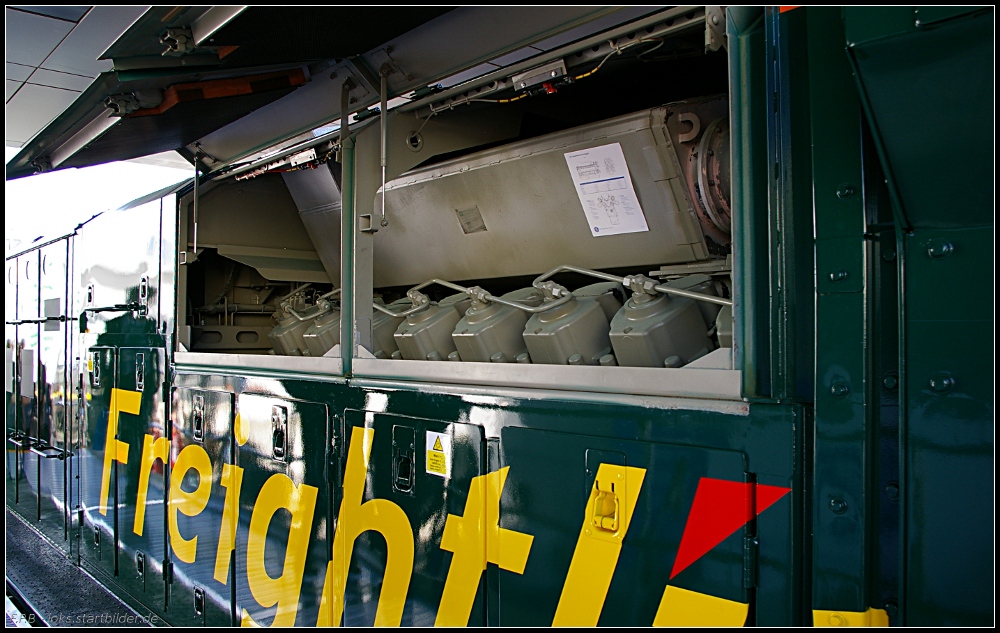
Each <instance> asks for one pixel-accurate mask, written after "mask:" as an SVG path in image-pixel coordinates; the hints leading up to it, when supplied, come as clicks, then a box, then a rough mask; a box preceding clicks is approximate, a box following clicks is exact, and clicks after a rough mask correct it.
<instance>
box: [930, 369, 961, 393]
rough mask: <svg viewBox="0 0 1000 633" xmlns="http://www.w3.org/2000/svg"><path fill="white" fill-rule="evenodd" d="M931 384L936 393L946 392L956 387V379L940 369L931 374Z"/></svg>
mask: <svg viewBox="0 0 1000 633" xmlns="http://www.w3.org/2000/svg"><path fill="white" fill-rule="evenodd" d="M929 384H930V387H931V390H932V391H934V392H935V393H940V394H945V393H948V392H949V391H951V390H952V389H954V388H955V379H954V378H953V377H952V375H951V374H949V373H948V372H946V371H939V372H938V373H936V374H934V375H933V376H931V379H930V381H929Z"/></svg>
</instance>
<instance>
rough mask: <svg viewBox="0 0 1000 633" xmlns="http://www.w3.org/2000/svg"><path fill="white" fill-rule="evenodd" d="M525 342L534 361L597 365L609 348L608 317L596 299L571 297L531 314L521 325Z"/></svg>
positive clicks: (554, 363) (555, 363) (556, 363)
mask: <svg viewBox="0 0 1000 633" xmlns="http://www.w3.org/2000/svg"><path fill="white" fill-rule="evenodd" d="M524 342H525V344H526V345H527V347H528V353H529V354H530V355H531V361H532V362H533V363H547V364H553V365H567V364H583V365H597V364H598V363H599V362H600V359H601V357H602V356H604V355H605V354H607V353H608V352H610V351H611V342H610V340H609V339H608V317H607V316H605V314H604V309H603V308H602V307H601V304H600V303H598V302H597V301H596V300H595V299H586V298H576V297H574V298H573V299H570V300H569V302H567V303H565V304H563V305H561V306H559V307H558V308H553V309H552V310H547V311H545V312H539V313H538V314H533V315H531V318H530V319H528V322H527V324H525V326H524ZM570 359H573V361H572V363H571V361H570Z"/></svg>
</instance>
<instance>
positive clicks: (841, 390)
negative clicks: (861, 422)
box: [830, 382, 851, 398]
mask: <svg viewBox="0 0 1000 633" xmlns="http://www.w3.org/2000/svg"><path fill="white" fill-rule="evenodd" d="M850 392H851V388H850V387H848V386H847V383H843V382H835V383H833V384H832V385H830V395H832V396H833V397H834V398H843V397H844V396H846V395H847V394H849V393H850Z"/></svg>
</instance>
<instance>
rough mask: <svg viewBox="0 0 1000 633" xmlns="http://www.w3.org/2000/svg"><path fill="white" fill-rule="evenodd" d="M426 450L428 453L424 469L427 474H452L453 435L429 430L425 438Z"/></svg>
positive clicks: (446, 475)
mask: <svg viewBox="0 0 1000 633" xmlns="http://www.w3.org/2000/svg"><path fill="white" fill-rule="evenodd" d="M424 450H425V452H426V453H427V463H426V464H425V466H424V469H425V470H426V471H427V474H429V475H434V476H435V477H444V478H445V479H447V478H448V477H450V476H451V473H450V472H448V471H449V470H451V436H450V435H448V434H447V433H437V432H435V431H427V438H426V439H425V440H424Z"/></svg>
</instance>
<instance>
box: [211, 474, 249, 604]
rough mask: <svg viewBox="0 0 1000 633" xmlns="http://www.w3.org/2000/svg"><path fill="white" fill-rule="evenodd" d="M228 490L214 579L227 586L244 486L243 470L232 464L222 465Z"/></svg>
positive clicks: (223, 508)
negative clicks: (241, 490) (241, 493)
mask: <svg viewBox="0 0 1000 633" xmlns="http://www.w3.org/2000/svg"><path fill="white" fill-rule="evenodd" d="M219 483H221V484H222V487H223V488H225V489H226V499H225V502H224V505H223V506H222V527H220V528H219V547H218V549H217V550H216V552H215V575H214V578H215V579H216V580H218V581H219V582H221V583H222V584H226V583H228V582H229V559H230V554H231V553H232V551H233V550H234V549H235V548H236V526H237V525H239V522H240V488H241V487H242V485H243V469H242V468H240V467H239V466H234V465H232V464H223V465H222V480H221V481H220V482H219Z"/></svg>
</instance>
